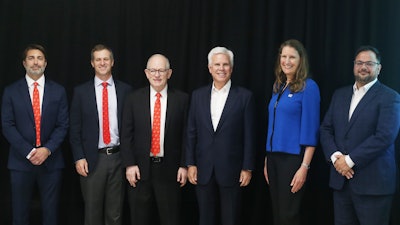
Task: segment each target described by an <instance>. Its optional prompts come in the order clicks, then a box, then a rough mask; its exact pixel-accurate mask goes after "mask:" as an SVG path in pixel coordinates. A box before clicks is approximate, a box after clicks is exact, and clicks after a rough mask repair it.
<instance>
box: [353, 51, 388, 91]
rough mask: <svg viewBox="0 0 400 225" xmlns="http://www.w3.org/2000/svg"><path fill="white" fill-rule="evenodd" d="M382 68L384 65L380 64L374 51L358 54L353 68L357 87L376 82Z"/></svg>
mask: <svg viewBox="0 0 400 225" xmlns="http://www.w3.org/2000/svg"><path fill="white" fill-rule="evenodd" d="M381 68H382V65H381V64H380V63H379V62H378V60H377V58H376V55H375V53H374V52H373V51H362V52H360V53H358V55H357V56H356V58H355V60H354V67H353V72H354V78H355V80H356V85H357V87H362V86H364V85H365V84H367V83H369V82H371V81H373V80H375V79H376V78H377V77H378V75H379V73H380V71H381Z"/></svg>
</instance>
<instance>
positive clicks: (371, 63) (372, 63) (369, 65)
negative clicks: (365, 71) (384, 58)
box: [354, 61, 379, 68]
mask: <svg viewBox="0 0 400 225" xmlns="http://www.w3.org/2000/svg"><path fill="white" fill-rule="evenodd" d="M364 64H365V65H366V66H367V67H369V68H371V67H374V66H375V65H379V63H378V62H372V61H366V62H363V61H354V65H355V66H359V67H361V66H363V65H364Z"/></svg>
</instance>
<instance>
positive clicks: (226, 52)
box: [208, 46, 233, 66]
mask: <svg viewBox="0 0 400 225" xmlns="http://www.w3.org/2000/svg"><path fill="white" fill-rule="evenodd" d="M216 54H224V55H227V56H228V57H229V62H230V63H231V66H233V52H232V51H231V50H229V49H227V48H225V47H219V46H218V47H215V48H213V49H211V51H210V52H209V53H208V65H211V63H212V57H213V55H216Z"/></svg>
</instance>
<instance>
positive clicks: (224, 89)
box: [211, 79, 232, 93]
mask: <svg viewBox="0 0 400 225" xmlns="http://www.w3.org/2000/svg"><path fill="white" fill-rule="evenodd" d="M231 86H232V82H231V80H230V79H229V80H228V82H226V84H225V85H224V86H223V87H222V88H221V89H219V90H218V89H217V88H216V87H215V85H214V82H213V84H212V89H211V90H212V91H213V92H224V93H226V92H229V90H230V89H231Z"/></svg>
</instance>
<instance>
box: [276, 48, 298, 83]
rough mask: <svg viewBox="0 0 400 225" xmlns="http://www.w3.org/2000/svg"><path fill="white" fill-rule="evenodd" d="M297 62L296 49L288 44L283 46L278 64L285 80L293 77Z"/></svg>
mask: <svg viewBox="0 0 400 225" xmlns="http://www.w3.org/2000/svg"><path fill="white" fill-rule="evenodd" d="M299 64H300V55H299V53H298V52H297V50H296V49H294V48H293V47H290V46H285V47H283V48H282V52H281V56H280V65H281V69H282V71H283V73H284V74H285V75H286V78H287V80H289V81H291V80H293V79H294V78H295V75H296V72H297V69H298V68H299Z"/></svg>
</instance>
